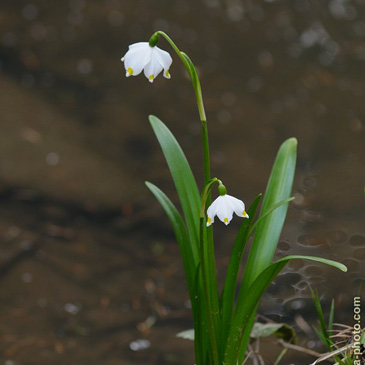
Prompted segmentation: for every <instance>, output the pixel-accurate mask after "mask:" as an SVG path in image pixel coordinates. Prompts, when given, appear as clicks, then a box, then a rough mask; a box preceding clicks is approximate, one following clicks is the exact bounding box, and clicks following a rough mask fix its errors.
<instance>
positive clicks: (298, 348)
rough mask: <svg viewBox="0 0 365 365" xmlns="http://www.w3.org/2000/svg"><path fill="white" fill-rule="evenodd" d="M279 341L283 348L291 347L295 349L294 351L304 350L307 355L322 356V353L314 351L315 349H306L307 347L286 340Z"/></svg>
mask: <svg viewBox="0 0 365 365" xmlns="http://www.w3.org/2000/svg"><path fill="white" fill-rule="evenodd" d="M279 343H280V345H281V346H283V347H285V348H288V349H291V350H295V351H300V352H304V353H306V354H308V355H312V356H315V357H318V356H322V355H323V354H320V353H319V352H316V351H313V350H310V349H307V348H305V347H302V346H298V345H293V344H291V343H288V342H285V341H283V340H279Z"/></svg>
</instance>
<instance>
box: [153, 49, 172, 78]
mask: <svg viewBox="0 0 365 365" xmlns="http://www.w3.org/2000/svg"><path fill="white" fill-rule="evenodd" d="M153 52H154V54H155V56H156V59H157V61H158V62H159V64H160V65H161V66H162V67H163V69H164V73H163V75H164V77H166V78H167V79H169V78H171V75H170V72H169V69H170V66H171V64H172V58H171V56H170V54H169V53H168V52H166V51H164V50H162V49H160V48H158V47H154V50H153Z"/></svg>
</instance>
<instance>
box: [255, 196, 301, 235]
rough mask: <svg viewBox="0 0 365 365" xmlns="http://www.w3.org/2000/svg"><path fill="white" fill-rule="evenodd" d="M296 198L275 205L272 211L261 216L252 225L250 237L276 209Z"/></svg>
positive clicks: (269, 210)
mask: <svg viewBox="0 0 365 365" xmlns="http://www.w3.org/2000/svg"><path fill="white" fill-rule="evenodd" d="M294 199H295V198H294V197H291V198H288V199H284V200H282V201H280V202H279V203H276V204H275V205H273V206H272V207H271V208H270V209H268V210H267V211H266V212H265V213H264V214H261V215H260V218H259V219H258V220H257V221H256V222H255V223H254V224H253V225H252V227H251V229H250V233H249V235H250V236H251V234H252V232H253V231H254V230H255V228H256V227H257V225H258V224H259V223H260V222H261V221H262V220H264V219H265V218H266V217H267V216H268V215H269V214H271V213H272V212H273V211H274V210H275V209H277V208H279V207H281V206H282V205H284V204H286V203H289V202H291V201H293V200H294Z"/></svg>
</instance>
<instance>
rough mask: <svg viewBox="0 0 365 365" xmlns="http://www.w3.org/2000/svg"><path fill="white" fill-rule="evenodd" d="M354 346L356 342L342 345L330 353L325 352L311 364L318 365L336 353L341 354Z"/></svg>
mask: <svg viewBox="0 0 365 365" xmlns="http://www.w3.org/2000/svg"><path fill="white" fill-rule="evenodd" d="M353 346H354V344H352V343H350V344H349V345H347V346H344V347H341V348H339V349H338V350H335V351H332V352H330V353H327V354H324V355H323V356H321V357H320V358H318V359H317V360H316V361H315V362H313V363H311V364H310V365H316V364H318V363H319V362H322V361H324V360H327V359H329V358H331V357H333V356H335V355H338V354H340V353H342V352H344V351H346V350H348V349H350V348H352V347H353Z"/></svg>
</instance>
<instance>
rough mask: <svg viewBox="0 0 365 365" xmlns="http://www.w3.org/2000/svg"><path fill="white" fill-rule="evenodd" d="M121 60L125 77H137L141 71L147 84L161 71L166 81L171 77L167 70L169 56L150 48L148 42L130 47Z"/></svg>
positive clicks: (169, 60)
mask: <svg viewBox="0 0 365 365" xmlns="http://www.w3.org/2000/svg"><path fill="white" fill-rule="evenodd" d="M121 60H122V62H124V67H125V70H126V76H127V77H129V76H137V75H139V74H140V73H141V72H142V70H144V74H145V76H146V77H147V79H148V80H149V82H153V80H154V79H155V78H156V77H157V75H158V74H159V73H160V72H161V71H162V70H164V72H163V75H164V76H165V77H166V78H167V79H169V78H170V77H171V76H170V72H169V68H170V66H171V63H172V58H171V56H170V54H169V53H168V52H166V51H163V50H162V49H160V48H158V47H156V46H154V47H151V46H150V45H149V43H148V42H139V43H134V44H132V45H130V46H129V50H128V52H127V53H126V54H125V56H124V57H123V58H122V59H121Z"/></svg>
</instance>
